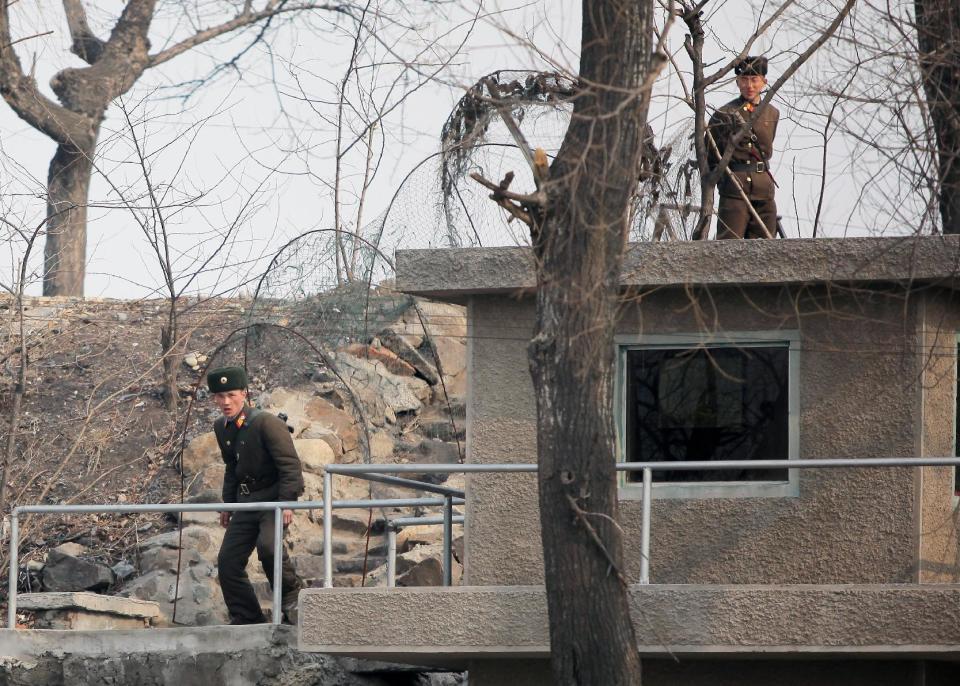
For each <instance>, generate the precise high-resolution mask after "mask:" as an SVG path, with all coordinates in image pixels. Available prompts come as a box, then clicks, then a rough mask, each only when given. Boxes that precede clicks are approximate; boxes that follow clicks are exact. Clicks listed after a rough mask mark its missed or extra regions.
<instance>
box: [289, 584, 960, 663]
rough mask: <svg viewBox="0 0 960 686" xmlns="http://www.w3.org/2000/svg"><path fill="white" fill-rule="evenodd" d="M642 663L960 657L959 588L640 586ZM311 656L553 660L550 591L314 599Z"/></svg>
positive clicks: (307, 644)
mask: <svg viewBox="0 0 960 686" xmlns="http://www.w3.org/2000/svg"><path fill="white" fill-rule="evenodd" d="M630 600H631V614H632V616H633V620H634V628H635V630H636V632H637V641H638V649H639V650H640V652H641V654H642V655H644V656H662V655H665V654H674V655H707V654H712V655H716V656H721V655H741V656H743V655H754V656H758V655H764V656H787V655H796V654H798V653H805V654H809V655H820V656H830V655H863V656H868V655H874V656H880V655H890V654H900V655H914V656H924V655H937V656H941V657H944V656H949V657H951V658H957V657H960V585H956V584H949V585H932V584H931V585H912V584H911V585H855V584H851V585H827V586H820V585H782V586H707V585H704V586H698V585H650V586H640V585H634V586H631V588H630ZM299 647H300V650H303V651H317V652H324V653H332V654H340V655H352V656H361V657H365V658H369V659H378V660H388V661H394V662H403V661H409V662H415V663H420V664H443V665H447V666H451V667H455V666H461V665H463V664H466V663H467V662H468V661H471V660H478V659H488V658H502V657H511V658H544V657H547V656H548V655H549V631H548V624H547V608H546V593H545V591H544V588H543V587H542V586H486V587H481V586H472V587H470V586H468V587H452V588H408V589H385V588H367V589H345V588H344V589H337V588H334V589H308V590H306V591H303V592H302V593H301V595H300V627H299Z"/></svg>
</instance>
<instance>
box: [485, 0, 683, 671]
mask: <svg viewBox="0 0 960 686" xmlns="http://www.w3.org/2000/svg"><path fill="white" fill-rule="evenodd" d="M653 13H654V10H653V2H652V1H649V2H636V1H634V0H602V1H594V2H589V1H586V0H585V1H584V2H583V25H582V29H581V55H580V73H579V79H578V81H577V84H576V88H575V90H574V93H573V95H572V98H573V114H572V118H571V122H570V125H569V127H568V129H567V132H566V135H565V137H564V140H563V143H562V145H561V147H560V150H559V152H558V154H557V156H556V158H555V159H554V161H553V163H552V164H550V165H549V168H548V166H547V156H546V154H545V153H544V152H543V151H542V150H540V149H538V150H536V151H531V150H529V147H528V146H527V145H526V143H525V142H524V141H522V140H519V139H520V135H519V130H518V129H517V128H516V126H512V127H510V128H511V131H517V132H518V133H517V134H516V135H517V137H518V141H517V142H518V144H520V145H521V148H522V150H524V151H525V156H526V158H527V159H528V161H529V163H530V165H531V168H532V169H533V173H534V178H535V179H536V181H537V190H536V192H535V193H532V194H529V195H524V194H518V193H513V192H511V191H510V190H509V185H510V181H511V180H512V178H513V175H512V173H511V174H509V175H508V176H507V178H505V179H504V181H503V182H501V183H500V184H494V183H493V182H491V181H488V180H486V179H482V178H479V177H475V178H478V180H479V181H480V182H481V183H484V184H485V185H487V186H488V187H490V188H491V190H493V196H492V197H493V198H494V199H495V200H497V201H498V202H499V203H500V204H501V205H503V206H505V207H506V208H508V210H509V211H510V212H511V214H513V215H514V216H516V217H519V218H521V219H523V220H525V221H527V222H528V224H529V225H530V230H531V236H532V243H533V251H534V255H535V258H536V260H537V282H538V283H537V286H538V288H537V323H536V331H535V336H534V338H533V340H532V342H531V344H530V348H529V360H530V372H531V375H532V377H533V383H534V388H535V393H536V400H537V444H538V445H537V453H538V464H539V477H538V479H539V494H540V497H539V500H540V526H541V531H542V536H543V551H544V567H545V570H544V571H545V578H546V588H547V604H548V610H549V617H550V643H551V656H552V668H553V675H554V683H557V684H609V685H611V686H615V685H620V684H622V685H624V686H626V685H628V684H630V685H635V684H638V683H640V657H639V654H638V652H637V645H636V638H635V635H634V630H633V625H632V623H631V619H630V612H629V606H628V602H627V581H626V578H625V577H624V575H623V573H622V570H621V568H622V552H623V549H622V543H623V542H622V539H621V531H620V528H619V526H618V524H617V485H616V478H615V465H616V459H617V458H616V446H615V438H614V436H615V431H614V419H613V407H612V391H613V371H612V370H613V355H612V351H613V330H614V322H615V319H616V310H617V297H618V284H619V277H620V266H621V263H622V258H623V251H624V248H625V245H626V239H627V231H628V227H629V224H630V211H631V208H632V207H633V200H634V195H635V193H636V190H637V187H638V179H639V178H640V174H641V170H640V160H641V150H642V142H643V139H644V134H645V130H646V116H647V108H648V106H649V102H650V91H651V88H652V86H653V82H654V80H655V78H656V76H657V74H658V73H659V71H660V69H661V68H662V66H663V64H664V63H665V61H666V59H665V58H664V57H663V56H662V54H661V52H660V48H661V47H662V46H658V48H657V53H656V55H655V56H654V50H653V48H654V45H653V40H652V28H653ZM501 114H502V116H503V117H504V118H505V120H507V121H508V122H509V117H510V114H509V112H507V111H506V109H505V108H504V109H501ZM508 126H509V123H508ZM584 627H586V630H584Z"/></svg>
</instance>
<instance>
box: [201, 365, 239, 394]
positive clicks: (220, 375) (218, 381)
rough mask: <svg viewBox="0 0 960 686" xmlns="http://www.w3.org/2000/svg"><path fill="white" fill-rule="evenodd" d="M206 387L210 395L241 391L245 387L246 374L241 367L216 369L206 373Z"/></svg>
mask: <svg viewBox="0 0 960 686" xmlns="http://www.w3.org/2000/svg"><path fill="white" fill-rule="evenodd" d="M207 387H208V388H209V389H210V392H211V393H223V392H225V391H235V390H243V389H245V388H246V387H247V373H246V372H245V371H244V370H243V367H218V368H217V369H211V370H210V371H209V372H207Z"/></svg>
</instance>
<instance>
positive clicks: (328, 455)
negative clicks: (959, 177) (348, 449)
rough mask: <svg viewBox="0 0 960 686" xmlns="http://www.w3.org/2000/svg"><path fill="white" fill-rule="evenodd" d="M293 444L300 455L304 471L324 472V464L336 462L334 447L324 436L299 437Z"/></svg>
mask: <svg viewBox="0 0 960 686" xmlns="http://www.w3.org/2000/svg"><path fill="white" fill-rule="evenodd" d="M293 445H294V446H295V447H296V449H297V454H298V455H299V456H300V463H301V464H302V465H303V469H304V471H307V472H311V473H313V474H323V467H324V465H328V464H331V463H333V462H336V457H335V455H334V452H333V448H331V447H330V444H329V443H328V442H327V441H325V440H323V439H322V438H297V439H294V441H293Z"/></svg>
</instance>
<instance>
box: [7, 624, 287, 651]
mask: <svg viewBox="0 0 960 686" xmlns="http://www.w3.org/2000/svg"><path fill="white" fill-rule="evenodd" d="M294 641H296V633H295V631H294V628H293V627H291V626H284V625H280V626H274V625H272V624H253V625H249V626H202V627H184V628H172V629H151V630H149V631H143V630H133V631H54V630H44V629H34V630H10V629H2V630H0V646H3V650H2V654H3V655H4V656H6V657H11V658H20V659H24V658H31V657H40V656H43V655H52V656H55V657H63V656H66V655H70V656H82V657H92V658H97V657H103V658H108V657H111V656H116V655H127V654H133V653H150V654H153V653H182V654H184V655H191V654H200V653H206V652H211V651H216V650H225V651H228V652H229V651H233V652H241V651H246V650H252V651H256V650H262V649H263V648H264V646H268V645H274V644H281V645H288V644H292V643H293V642H294Z"/></svg>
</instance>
